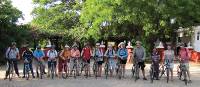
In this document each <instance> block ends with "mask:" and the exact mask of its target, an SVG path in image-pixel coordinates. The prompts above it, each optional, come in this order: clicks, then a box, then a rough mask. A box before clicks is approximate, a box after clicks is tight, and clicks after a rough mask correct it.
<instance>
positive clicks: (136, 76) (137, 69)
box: [135, 65, 139, 82]
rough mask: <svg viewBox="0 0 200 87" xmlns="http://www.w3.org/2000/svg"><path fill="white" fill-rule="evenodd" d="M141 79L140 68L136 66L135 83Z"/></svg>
mask: <svg viewBox="0 0 200 87" xmlns="http://www.w3.org/2000/svg"><path fill="white" fill-rule="evenodd" d="M138 78H139V66H138V65H136V66H135V82H136V81H137V80H138Z"/></svg>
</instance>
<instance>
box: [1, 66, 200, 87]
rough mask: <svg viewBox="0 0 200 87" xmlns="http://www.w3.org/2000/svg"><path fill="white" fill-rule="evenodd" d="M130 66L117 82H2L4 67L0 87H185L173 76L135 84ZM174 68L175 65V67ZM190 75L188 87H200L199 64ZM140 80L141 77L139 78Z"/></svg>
mask: <svg viewBox="0 0 200 87" xmlns="http://www.w3.org/2000/svg"><path fill="white" fill-rule="evenodd" d="M131 66H132V65H131V64H127V67H126V68H127V73H126V76H125V78H123V79H121V80H119V79H117V78H108V79H105V77H101V78H97V79H95V78H94V77H90V78H87V79H86V78H85V77H84V76H80V77H78V78H77V79H74V78H73V77H69V78H68V79H58V78H56V79H54V80H51V79H50V78H45V79H42V80H41V79H37V78H36V79H32V78H31V79H30V80H29V81H26V80H25V79H22V78H14V79H13V81H11V82H10V81H8V80H3V77H4V74H5V67H3V68H2V69H1V71H0V87H185V85H184V83H183V82H182V81H180V80H178V78H177V77H176V76H174V81H173V82H171V81H170V82H169V83H168V84H167V83H166V79H165V78H162V79H161V80H159V81H154V83H153V84H151V83H150V81H149V80H147V81H143V80H142V79H140V80H138V81H137V82H135V81H134V80H133V79H132V78H131V72H130V69H131ZM175 66H176V65H175ZM19 67H20V73H22V65H20V66H19ZM148 69H149V64H147V67H146V74H147V77H148ZM190 70H191V74H192V84H189V85H188V87H200V64H194V63H192V64H191V67H190ZM175 71H176V69H174V74H175V75H176V72H175ZM141 78H142V77H141Z"/></svg>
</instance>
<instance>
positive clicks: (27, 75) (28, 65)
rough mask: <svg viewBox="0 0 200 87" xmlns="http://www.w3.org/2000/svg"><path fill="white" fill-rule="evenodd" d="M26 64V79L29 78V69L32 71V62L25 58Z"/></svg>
mask: <svg viewBox="0 0 200 87" xmlns="http://www.w3.org/2000/svg"><path fill="white" fill-rule="evenodd" d="M24 66H25V70H24V72H25V78H26V80H29V71H30V64H29V61H28V60H27V59H25V61H24Z"/></svg>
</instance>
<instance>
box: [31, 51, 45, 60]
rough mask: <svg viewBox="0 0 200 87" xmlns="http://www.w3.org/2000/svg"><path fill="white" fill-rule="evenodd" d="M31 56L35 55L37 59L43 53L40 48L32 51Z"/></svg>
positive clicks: (42, 55)
mask: <svg viewBox="0 0 200 87" xmlns="http://www.w3.org/2000/svg"><path fill="white" fill-rule="evenodd" d="M33 56H34V57H36V58H37V59H39V58H41V57H44V56H45V54H44V52H43V51H42V50H35V51H34V52H33Z"/></svg>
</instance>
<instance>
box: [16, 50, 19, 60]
mask: <svg viewBox="0 0 200 87" xmlns="http://www.w3.org/2000/svg"><path fill="white" fill-rule="evenodd" d="M16 51H17V59H20V54H19V49H18V48H16Z"/></svg>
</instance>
